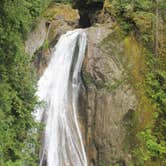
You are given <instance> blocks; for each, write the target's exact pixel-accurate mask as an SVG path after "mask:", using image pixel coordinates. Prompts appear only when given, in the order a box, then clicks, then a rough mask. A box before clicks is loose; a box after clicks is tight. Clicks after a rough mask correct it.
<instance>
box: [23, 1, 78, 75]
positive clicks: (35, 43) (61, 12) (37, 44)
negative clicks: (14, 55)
mask: <svg viewBox="0 0 166 166" xmlns="http://www.w3.org/2000/svg"><path fill="white" fill-rule="evenodd" d="M79 18H80V16H79V13H78V10H76V9H72V7H71V6H70V5H65V4H57V3H52V4H51V5H50V7H49V8H48V9H47V10H46V11H45V13H44V14H43V16H42V17H41V18H40V20H37V21H38V23H37V24H36V27H35V28H34V29H33V30H32V31H31V32H30V33H29V35H28V39H27V40H26V41H25V51H26V53H27V54H29V55H30V56H31V57H32V56H33V55H34V54H35V56H34V57H35V60H34V64H35V66H36V69H37V75H38V77H40V76H41V75H42V73H43V71H44V69H45V68H46V67H47V65H48V63H49V61H50V57H51V55H52V54H51V52H52V49H53V47H54V46H55V44H56V42H57V41H58V39H59V37H60V36H61V35H62V34H65V33H66V32H67V31H69V30H73V29H75V28H76V27H78V26H79V25H78V24H79Z"/></svg>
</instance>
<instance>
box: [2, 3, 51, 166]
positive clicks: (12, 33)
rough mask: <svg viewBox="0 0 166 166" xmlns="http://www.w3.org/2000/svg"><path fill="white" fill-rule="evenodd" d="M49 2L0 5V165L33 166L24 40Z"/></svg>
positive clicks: (31, 89)
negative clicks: (25, 165)
mask: <svg viewBox="0 0 166 166" xmlns="http://www.w3.org/2000/svg"><path fill="white" fill-rule="evenodd" d="M48 3H49V0H21V1H20V0H1V1H0V165H2V166H3V165H5V166H22V165H24V163H26V164H27V165H37V164H36V155H35V151H34V149H35V148H36V147H37V143H36V138H37V135H36V133H34V132H32V131H31V129H32V128H35V127H37V124H36V123H35V122H34V120H33V117H32V111H33V110H34V106H35V105H36V101H37V100H36V97H35V95H34V94H35V91H36V81H35V79H34V69H33V67H32V65H31V61H30V57H29V56H28V55H27V54H25V52H24V44H23V43H24V40H25V39H26V36H27V33H28V32H29V31H30V29H31V25H32V24H33V21H34V20H35V18H36V17H37V16H39V14H40V13H41V12H42V10H43V9H44V8H45V7H46V6H47V5H48Z"/></svg>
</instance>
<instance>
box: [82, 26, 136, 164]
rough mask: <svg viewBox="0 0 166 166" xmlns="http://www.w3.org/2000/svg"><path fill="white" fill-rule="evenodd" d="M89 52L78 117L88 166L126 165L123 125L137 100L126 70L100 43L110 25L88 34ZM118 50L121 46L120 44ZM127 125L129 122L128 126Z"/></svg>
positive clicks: (84, 71) (121, 48) (124, 130)
mask: <svg viewBox="0 0 166 166" xmlns="http://www.w3.org/2000/svg"><path fill="white" fill-rule="evenodd" d="M87 33H88V48H87V55H86V58H85V60H84V65H83V71H82V73H83V81H84V85H85V88H82V90H81V95H80V112H81V113H80V114H81V115H80V116H82V118H81V119H82V124H83V126H84V130H83V131H84V132H83V133H84V134H85V144H86V150H87V155H88V159H89V163H90V164H89V165H90V166H101V165H104V166H110V165H112V164H117V165H119V166H121V165H122V166H124V165H128V164H129V162H130V161H131V154H130V153H129V152H128V150H127V149H126V143H125V140H126V135H127V130H126V126H125V123H126V121H129V120H131V118H130V117H129V118H128V114H130V112H131V110H132V111H133V112H134V110H135V109H136V106H137V99H136V96H135V93H134V91H133V89H132V88H131V87H130V85H129V84H128V83H127V81H126V75H125V70H124V68H123V66H122V64H121V62H120V61H119V60H118V59H117V58H116V55H111V54H110V52H107V51H106V50H103V48H102V46H101V42H102V40H103V39H104V38H105V37H106V36H107V35H108V34H109V33H111V30H110V27H109V25H108V24H107V25H103V26H101V25H100V26H99V27H92V28H89V29H88V30H87ZM119 50H120V51H122V52H123V46H122V44H121V43H119ZM127 123H128V122H127Z"/></svg>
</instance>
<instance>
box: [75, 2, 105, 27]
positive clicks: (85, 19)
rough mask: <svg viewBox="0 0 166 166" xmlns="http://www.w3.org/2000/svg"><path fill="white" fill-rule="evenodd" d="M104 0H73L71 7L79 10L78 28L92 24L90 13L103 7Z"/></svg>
mask: <svg viewBox="0 0 166 166" xmlns="http://www.w3.org/2000/svg"><path fill="white" fill-rule="evenodd" d="M103 5H104V0H73V7H74V8H76V9H78V10H79V14H80V20H79V26H80V28H87V27H90V26H91V25H92V20H91V19H92V15H93V14H95V13H96V12H97V11H100V10H101V9H102V8H103Z"/></svg>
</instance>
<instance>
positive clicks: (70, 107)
mask: <svg viewBox="0 0 166 166" xmlns="http://www.w3.org/2000/svg"><path fill="white" fill-rule="evenodd" d="M86 43H87V38H86V33H85V32H84V30H82V29H77V30H74V31H69V32H67V33H66V34H65V35H62V36H61V38H60V40H59V42H58V43H57V45H56V46H55V48H54V51H53V56H52V58H51V61H50V63H49V65H48V67H47V68H46V70H45V72H44V74H43V76H42V77H41V78H40V80H39V82H38V92H37V95H38V96H39V98H40V100H41V101H44V102H45V103H46V104H45V107H44V108H43V111H42V109H40V110H38V111H37V113H36V118H37V119H38V120H41V119H43V117H44V122H45V124H46V127H45V134H44V140H43V148H42V152H41V157H40V165H39V166H45V165H46V166H87V165H88V164H87V159H86V154H85V149H84V145H83V141H82V136H81V131H80V128H79V124H78V120H77V104H78V94H79V87H80V83H81V78H80V71H81V66H82V62H83V59H84V55H85V49H86Z"/></svg>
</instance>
